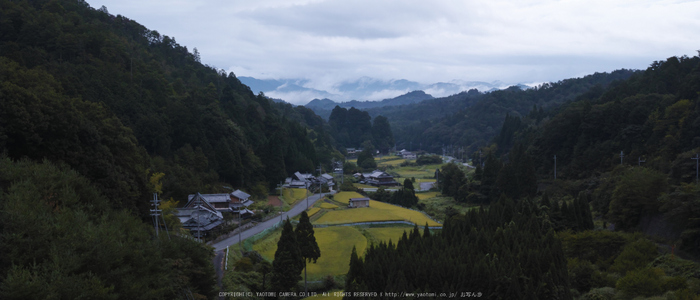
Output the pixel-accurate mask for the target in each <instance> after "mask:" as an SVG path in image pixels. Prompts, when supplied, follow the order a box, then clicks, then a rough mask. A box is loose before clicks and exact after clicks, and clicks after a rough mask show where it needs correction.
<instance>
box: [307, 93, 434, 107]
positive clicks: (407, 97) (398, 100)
mask: <svg viewBox="0 0 700 300" xmlns="http://www.w3.org/2000/svg"><path fill="white" fill-rule="evenodd" d="M428 99H435V97H433V96H432V95H430V94H426V93H425V92H423V91H412V92H409V93H406V94H403V95H401V96H398V97H394V98H390V99H384V100H381V101H357V100H352V101H348V102H335V101H333V100H330V99H328V98H324V99H314V100H311V102H309V103H307V104H306V105H304V106H306V107H307V108H310V109H312V110H314V111H316V110H332V109H333V108H334V107H335V106H336V105H337V106H340V107H344V108H350V107H354V108H357V109H367V108H375V107H384V106H398V105H405V104H412V103H418V102H421V101H423V100H428Z"/></svg>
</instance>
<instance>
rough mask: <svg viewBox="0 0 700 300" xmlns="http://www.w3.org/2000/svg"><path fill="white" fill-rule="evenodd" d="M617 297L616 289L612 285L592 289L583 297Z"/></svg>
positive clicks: (597, 299)
mask: <svg viewBox="0 0 700 300" xmlns="http://www.w3.org/2000/svg"><path fill="white" fill-rule="evenodd" d="M614 297H615V289H614V288H611V287H604V288H599V289H592V290H591V291H589V292H588V293H587V294H585V295H583V297H581V299H582V300H612V299H613V298H614Z"/></svg>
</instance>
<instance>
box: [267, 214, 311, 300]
mask: <svg viewBox="0 0 700 300" xmlns="http://www.w3.org/2000/svg"><path fill="white" fill-rule="evenodd" d="M303 268H304V258H303V257H302V256H301V251H299V244H298V242H297V238H296V234H294V230H293V229H292V223H290V222H289V219H287V221H286V222H284V226H283V227H282V236H280V240H279V242H277V251H275V260H274V261H273V262H272V285H273V286H274V288H275V289H276V290H277V291H279V292H289V291H291V290H292V288H294V287H296V285H297V282H299V280H301V275H300V274H301V270H302V269H303Z"/></svg>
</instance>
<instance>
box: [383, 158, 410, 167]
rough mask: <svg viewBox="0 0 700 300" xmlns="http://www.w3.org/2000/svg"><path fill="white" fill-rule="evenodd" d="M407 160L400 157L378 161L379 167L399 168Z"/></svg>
mask: <svg viewBox="0 0 700 300" xmlns="http://www.w3.org/2000/svg"><path fill="white" fill-rule="evenodd" d="M405 161H406V160H405V159H403V158H401V157H398V156H390V157H385V158H383V159H381V160H377V161H376V162H377V165H378V166H394V167H395V166H398V165H400V164H402V163H403V162H405Z"/></svg>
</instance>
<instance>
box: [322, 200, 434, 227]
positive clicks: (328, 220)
mask: <svg viewBox="0 0 700 300" xmlns="http://www.w3.org/2000/svg"><path fill="white" fill-rule="evenodd" d="M380 221H408V222H411V223H414V224H417V225H419V226H423V225H425V224H426V223H428V226H442V224H440V223H437V222H435V221H433V220H431V219H430V218H428V217H426V216H425V215H424V214H422V213H421V212H418V211H414V210H410V209H406V208H403V207H399V206H395V205H391V204H387V203H383V202H379V201H374V200H370V201H369V207H362V208H352V209H343V210H334V211H329V212H327V213H326V214H325V215H323V216H322V217H320V218H319V219H318V220H316V222H314V223H315V224H347V223H361V222H380Z"/></svg>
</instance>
